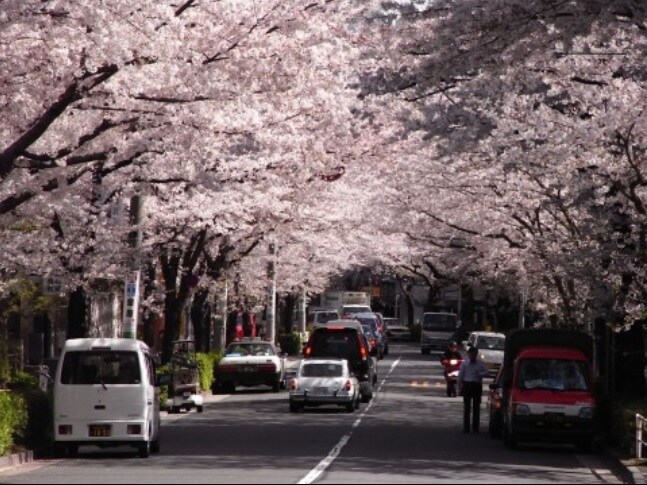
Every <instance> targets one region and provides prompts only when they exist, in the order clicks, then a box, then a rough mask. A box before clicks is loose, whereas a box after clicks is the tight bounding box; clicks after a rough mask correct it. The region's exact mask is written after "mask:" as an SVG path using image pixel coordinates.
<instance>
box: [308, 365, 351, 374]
mask: <svg viewBox="0 0 647 485" xmlns="http://www.w3.org/2000/svg"><path fill="white" fill-rule="evenodd" d="M343 375H344V366H343V365H342V364H305V365H304V366H303V367H302V368H301V377H343Z"/></svg>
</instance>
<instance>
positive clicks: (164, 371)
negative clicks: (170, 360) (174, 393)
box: [155, 364, 171, 409]
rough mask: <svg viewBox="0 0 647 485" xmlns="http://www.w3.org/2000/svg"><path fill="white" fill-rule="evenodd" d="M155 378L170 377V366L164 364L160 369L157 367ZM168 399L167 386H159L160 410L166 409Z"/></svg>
mask: <svg viewBox="0 0 647 485" xmlns="http://www.w3.org/2000/svg"><path fill="white" fill-rule="evenodd" d="M155 373H156V374H157V377H162V376H170V375H171V365H170V364H166V365H163V366H161V367H158V368H157V370H156V372H155ZM168 397H169V386H168V384H166V385H163V386H160V397H159V400H160V409H166V408H167V406H168Z"/></svg>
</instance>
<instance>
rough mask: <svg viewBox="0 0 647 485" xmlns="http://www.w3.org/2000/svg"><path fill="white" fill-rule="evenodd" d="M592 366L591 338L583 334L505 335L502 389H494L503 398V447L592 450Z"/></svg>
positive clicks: (525, 332)
mask: <svg viewBox="0 0 647 485" xmlns="http://www.w3.org/2000/svg"><path fill="white" fill-rule="evenodd" d="M592 362H593V339H592V338H591V337H590V336H589V335H587V334H585V333H582V332H577V331H569V330H555V329H540V330H535V329H533V330H519V331H517V332H514V333H512V334H511V335H510V336H508V338H507V339H506V345H505V355H504V363H503V369H502V371H501V372H502V375H501V379H500V381H499V384H498V386H500V387H501V389H493V390H495V391H496V390H498V391H499V392H500V394H501V396H502V399H501V405H502V414H503V420H502V421H503V422H502V425H503V430H502V431H503V439H504V443H505V445H506V446H508V447H510V448H514V447H516V445H517V443H518V442H520V441H528V442H539V441H548V442H567V443H573V444H575V445H577V446H578V447H580V448H581V449H583V450H585V451H588V450H591V449H592V448H593V446H594V439H595V435H596V432H595V429H596V426H595V419H594V418H595V409H596V399H595V395H594V392H593V387H594V376H593V365H592ZM495 386H497V385H495ZM498 386H497V387H498Z"/></svg>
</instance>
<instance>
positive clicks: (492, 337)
mask: <svg viewBox="0 0 647 485" xmlns="http://www.w3.org/2000/svg"><path fill="white" fill-rule="evenodd" d="M464 343H465V345H466V346H467V347H476V348H477V349H478V351H479V359H481V360H482V361H483V363H484V364H485V367H486V368H487V370H488V373H489V374H490V375H491V376H495V375H496V373H497V372H498V371H499V369H500V368H501V366H502V365H503V351H504V350H505V335H504V334H502V333H495V332H472V333H471V334H470V336H469V338H468V339H467V342H464Z"/></svg>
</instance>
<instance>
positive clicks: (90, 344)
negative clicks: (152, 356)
mask: <svg viewBox="0 0 647 485" xmlns="http://www.w3.org/2000/svg"><path fill="white" fill-rule="evenodd" d="M90 350H116V351H131V352H132V351H138V350H145V351H148V350H149V348H148V345H146V344H145V343H144V342H141V341H139V340H135V339H129V338H77V339H71V340H68V341H67V342H65V347H64V348H63V351H64V352H71V351H72V352H73V351H90Z"/></svg>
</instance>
